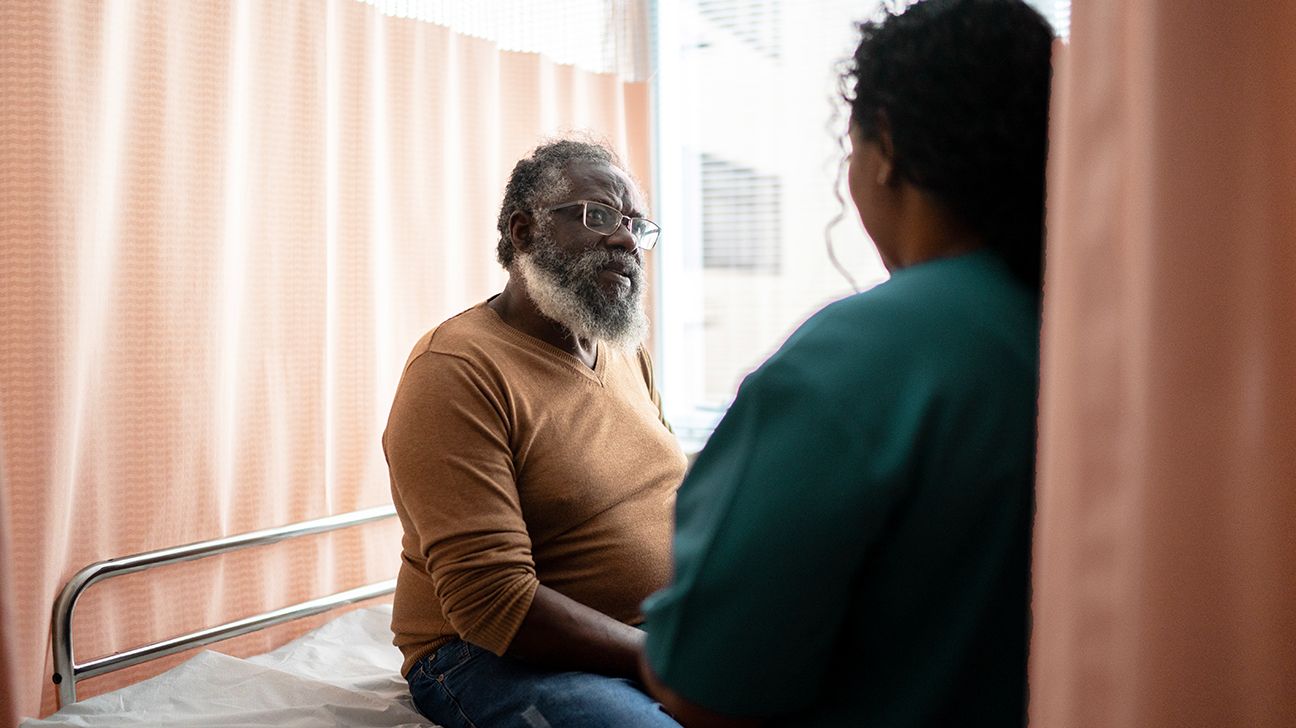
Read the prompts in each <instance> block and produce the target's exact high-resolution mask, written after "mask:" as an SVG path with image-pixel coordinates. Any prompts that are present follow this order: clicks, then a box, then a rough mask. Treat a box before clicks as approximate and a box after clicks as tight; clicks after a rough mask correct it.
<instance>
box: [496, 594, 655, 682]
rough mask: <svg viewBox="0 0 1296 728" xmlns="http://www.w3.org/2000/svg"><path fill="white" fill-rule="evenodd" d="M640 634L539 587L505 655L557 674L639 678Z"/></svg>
mask: <svg viewBox="0 0 1296 728" xmlns="http://www.w3.org/2000/svg"><path fill="white" fill-rule="evenodd" d="M643 639H644V634H643V632H642V631H640V630H638V629H636V628H634V627H631V626H630V625H628V624H623V623H621V622H618V621H617V620H615V619H613V618H611V617H609V616H607V615H606V614H603V613H602V612H599V611H598V610H595V609H591V608H590V607H587V606H585V605H584V604H581V603H580V602H577V601H575V600H574V599H571V598H569V597H565V596H563V595H562V594H559V593H558V592H556V591H554V590H553V589H550V588H549V587H547V586H544V585H543V584H542V585H540V587H539V588H538V589H536V593H535V597H534V598H532V600H531V608H530V610H529V611H528V612H527V615H526V617H525V618H523V620H522V625H521V627H519V628H518V631H517V634H516V635H514V637H513V642H512V643H510V644H509V648H508V651H507V654H509V655H512V656H514V657H517V658H520V659H523V660H526V661H528V662H531V663H534V664H537V665H544V666H545V667H550V668H556V669H560V670H584V671H586V672H597V673H600V674H603V675H613V676H616V677H625V678H630V679H636V680H637V679H638V677H639V651H640V646H641V645H642V644H643Z"/></svg>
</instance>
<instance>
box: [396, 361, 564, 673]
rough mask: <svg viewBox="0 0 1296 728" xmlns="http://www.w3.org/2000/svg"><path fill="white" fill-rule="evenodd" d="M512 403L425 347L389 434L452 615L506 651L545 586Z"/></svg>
mask: <svg viewBox="0 0 1296 728" xmlns="http://www.w3.org/2000/svg"><path fill="white" fill-rule="evenodd" d="M507 405H508V402H507V398H506V395H505V392H503V391H502V390H501V388H500V387H499V386H498V385H497V384H496V383H495V382H493V381H492V380H491V379H490V378H489V377H488V376H486V375H485V374H483V373H482V372H481V371H479V370H478V368H477V367H474V366H473V365H472V364H471V363H469V362H468V361H466V360H464V359H461V358H459V357H457V356H453V355H448V354H441V353H437V352H425V353H424V354H422V355H420V356H418V357H416V358H415V359H414V360H413V361H411V362H410V364H409V366H408V367H407V368H406V371H405V374H404V376H403V377H402V380H401V385H400V387H399V389H398V391H397V393H396V399H395V402H394V403H393V406H392V417H391V419H390V421H389V423H388V427H387V432H386V434H385V436H384V439H383V442H384V449H385V451H386V455H387V464H388V467H389V469H390V471H391V474H392V495H393V497H394V498H395V499H396V500H397V501H398V505H399V506H401V507H402V508H403V509H404V510H405V512H406V514H407V517H408V520H409V521H410V524H411V525H412V526H413V530H414V531H415V533H414V534H413V536H414V537H415V538H416V539H417V541H418V549H419V550H418V553H419V556H420V558H421V559H422V564H421V566H422V567H423V569H424V570H425V571H426V572H427V574H428V575H429V576H430V577H431V580H432V583H433V587H434V588H435V590H436V594H437V598H438V599H439V600H440V602H441V608H442V610H443V612H444V614H445V617H446V619H447V620H448V621H449V623H450V626H451V627H452V628H453V629H454V630H455V632H457V633H458V634H459V636H460V637H461V638H462V639H464V640H465V641H468V642H471V643H473V644H475V645H479V646H481V647H483V648H485V649H488V650H490V651H491V652H494V653H495V654H497V655H502V654H503V653H504V651H505V650H506V649H507V648H508V646H509V643H510V642H512V640H513V636H514V634H516V632H517V630H518V628H519V627H520V626H521V624H522V619H523V617H525V616H526V613H527V611H528V610H529V609H530V607H531V600H532V598H533V597H534V595H535V591H536V588H537V587H538V586H539V582H538V581H537V579H536V573H535V563H534V561H533V560H532V554H531V539H530V536H529V535H528V533H527V528H526V523H525V521H524V520H523V517H522V509H521V504H520V501H519V498H518V491H517V484H516V480H515V472H514V466H513V456H512V450H511V448H510V434H511V433H510V430H511V425H510V420H509V417H508V407H507ZM406 538H407V539H408V538H410V535H409V534H407V536H406Z"/></svg>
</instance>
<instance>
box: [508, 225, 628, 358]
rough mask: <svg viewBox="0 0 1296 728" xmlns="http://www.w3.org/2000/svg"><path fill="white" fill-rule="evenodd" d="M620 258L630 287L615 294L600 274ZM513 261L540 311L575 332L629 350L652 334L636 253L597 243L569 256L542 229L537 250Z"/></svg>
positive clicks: (538, 235)
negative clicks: (609, 248) (626, 272)
mask: <svg viewBox="0 0 1296 728" xmlns="http://www.w3.org/2000/svg"><path fill="white" fill-rule="evenodd" d="M614 260H620V261H621V262H623V263H624V264H625V267H626V268H627V269H628V273H629V275H630V290H629V291H627V292H625V293H613V294H610V295H609V294H608V293H606V292H605V291H604V290H603V288H602V287H601V286H600V285H599V280H598V274H599V272H600V271H602V270H603V269H604V268H605V267H607V265H608V264H609V263H611V262H612V261H614ZM513 263H514V266H515V268H516V270H517V271H518V273H519V274H520V275H521V276H522V278H523V280H525V281H526V287H527V292H528V293H529V294H530V295H531V300H532V301H534V302H535V305H536V308H538V309H539V310H540V313H541V314H543V315H544V316H545V318H548V319H550V320H552V321H556V322H557V323H559V324H561V325H562V326H564V327H566V328H567V330H568V331H570V332H571V333H572V334H573V335H575V336H577V337H580V338H585V339H594V340H596V341H603V342H606V343H607V344H609V345H611V346H614V347H616V348H618V349H620V350H622V351H625V352H633V351H635V350H636V349H637V348H638V347H639V346H640V345H641V344H642V343H643V341H644V339H645V338H646V337H647V335H648V317H647V315H645V314H644V310H643V295H644V273H643V268H642V267H641V266H640V265H639V262H638V260H636V259H634V256H633V255H631V254H630V253H614V252H613V251H611V250H608V249H606V248H603V247H595V248H590V249H589V250H587V251H585V252H584V253H581V254H579V255H574V256H569V255H567V254H565V253H563V251H562V250H560V249H559V248H558V245H557V243H555V242H554V241H553V239H552V238H551V237H549V236H548V234H547V231H538V232H537V234H536V237H535V242H534V244H533V245H532V248H531V250H530V251H529V252H526V253H522V252H520V251H519V252H518V253H517V256H516V258H515V259H514V261H513Z"/></svg>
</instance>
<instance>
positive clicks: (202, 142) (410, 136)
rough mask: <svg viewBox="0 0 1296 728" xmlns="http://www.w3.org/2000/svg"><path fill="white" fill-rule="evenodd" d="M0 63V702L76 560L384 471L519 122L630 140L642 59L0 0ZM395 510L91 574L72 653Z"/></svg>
mask: <svg viewBox="0 0 1296 728" xmlns="http://www.w3.org/2000/svg"><path fill="white" fill-rule="evenodd" d="M603 42H607V41H606V40H604V41H603ZM0 94H2V96H0V155H2V158H3V172H2V174H3V191H2V195H3V197H2V199H0V204H2V207H3V213H2V215H0V261H2V262H3V269H2V271H3V284H2V285H0V366H2V369H0V374H2V376H0V401H2V402H3V409H0V488H2V489H3V491H2V492H0V569H2V570H3V580H2V581H0V620H2V621H3V624H2V625H0V626H2V627H3V630H2V636H0V658H3V670H4V676H3V680H0V698H3V700H4V708H3V711H2V712H0V720H3V721H5V722H6V724H7V723H9V722H11V721H12V719H13V718H14V716H15V715H18V714H25V715H34V714H38V713H41V714H44V713H48V712H49V711H51V710H52V709H53V708H54V695H55V693H54V690H53V686H52V685H51V684H50V681H49V676H50V673H51V665H50V656H49V655H50V653H49V645H48V642H49V638H48V630H49V621H50V609H51V605H52V603H53V600H54V597H55V595H56V593H57V591H58V589H59V588H60V587H61V585H62V584H63V583H64V581H65V580H66V579H67V578H68V577H69V576H70V575H71V574H72V573H73V572H74V571H76V570H77V569H78V568H80V567H82V566H84V565H86V564H88V563H91V562H94V561H97V560H101V559H105V558H109V557H112V556H119V555H124V554H128V553H132V552H137V551H142V550H147V549H154V548H160V547H163V546H168V545H175V544H181V543H187V542H192V541H198V540H203V539H209V538H215V537H219V536H222V535H228V534H234V533H241V532H245V531H249V530H253V529H257V528H263V527H269V526H274V525H281V524H286V523H291V522H296V521H300V520H305V519H308V518H314V517H318V516H322V515H326V514H331V513H340V512H346V511H351V510H354V509H357V508H362V507H368V506H373V505H378V504H382V503H386V502H390V496H389V494H388V484H387V475H386V466H385V463H384V461H383V457H382V453H381V448H380V444H379V435H380V432H381V430H382V427H383V426H384V424H385V420H386V413H387V408H388V405H389V403H390V399H391V394H392V392H393V390H394V387H395V383H396V380H397V378H398V377H399V375H400V368H401V365H402V363H403V362H404V360H405V356H406V354H407V352H408V348H409V347H410V346H411V345H412V344H413V342H414V341H415V339H416V338H417V337H418V335H419V334H421V333H422V332H423V331H424V330H426V329H427V328H428V327H430V326H432V325H434V324H436V323H437V322H439V321H440V320H442V319H443V318H445V317H446V316H448V315H449V314H451V313H454V312H455V311H457V310H460V309H462V308H465V307H467V306H469V305H471V304H472V303H474V302H476V301H477V300H480V299H482V298H483V297H485V296H486V295H488V294H489V293H491V292H493V291H494V290H496V289H498V287H499V286H500V285H501V283H502V281H503V274H502V272H501V271H500V270H498V267H497V266H496V264H495V263H494V252H493V251H494V241H495V233H494V224H495V214H496V210H497V205H498V202H499V198H500V196H501V194H502V190H503V185H504V181H505V178H506V175H507V173H508V171H509V169H511V167H512V164H513V162H514V161H516V159H517V158H518V157H519V156H521V155H522V153H523V152H524V151H525V150H526V149H528V148H530V147H531V146H534V145H535V143H536V142H537V141H538V140H539V139H540V137H541V136H543V135H546V134H552V133H555V132H558V131H560V130H564V129H577V128H579V129H590V130H593V131H594V132H595V133H597V134H601V135H603V136H605V137H607V138H608V139H609V140H610V141H611V143H612V144H613V146H614V147H616V148H618V149H619V150H620V151H621V153H622V154H623V155H624V156H626V157H627V159H628V161H629V162H630V164H631V166H632V167H633V168H634V169H635V170H637V171H639V172H640V174H641V175H644V174H646V172H647V167H648V162H649V160H648V128H647V120H648V91H647V86H646V84H645V83H643V82H638V81H632V80H629V79H626V78H622V77H620V76H618V75H616V74H614V73H593V72H590V71H585V70H579V69H577V68H575V67H573V66H565V65H559V64H557V63H555V62H554V61H553V60H551V59H549V58H548V57H546V56H542V55H538V54H535V53H525V52H513V51H502V50H501V49H500V47H499V46H498V45H497V44H496V43H495V42H492V41H490V40H486V39H482V38H478V37H469V36H467V35H461V34H458V33H456V32H453V31H452V30H450V29H449V28H447V27H444V26H441V25H436V24H433V23H429V22H422V21H419V20H413V19H408V18H398V17H391V16H390V15H386V14H384V13H382V12H380V10H379V9H375V8H374V7H370V6H366V5H365V4H363V3H358V2H354V0H328V1H327V2H315V1H314V0H301V1H299V2H274V3H262V2H253V1H250V0H242V1H238V2H216V1H215V0H211V1H204V2H187V1H186V2H139V3H134V2H129V3H128V2H75V3H72V2H68V3H51V2H47V0H6V1H5V2H4V3H3V4H0ZM398 536H399V534H398V528H396V527H394V525H393V524H388V525H384V526H373V527H363V528H361V529H357V530H356V532H355V533H350V532H344V533H341V534H336V535H332V536H322V537H318V538H311V539H306V540H305V542H304V543H296V542H294V543H293V544H291V545H290V544H284V545H281V546H276V547H271V548H269V549H266V550H265V552H264V553H262V552H260V551H252V552H245V553H243V554H239V555H233V556H229V557H222V558H221V559H216V560H212V561H214V563H209V562H197V563H194V564H187V565H182V566H174V567H168V568H167V569H163V570H161V571H159V572H156V573H150V574H147V575H145V574H141V575H133V576H130V577H125V578H123V579H120V580H117V581H114V582H109V583H106V584H104V585H101V586H98V587H95V588H94V589H92V590H91V591H90V592H88V593H87V596H86V599H85V600H83V606H82V607H81V609H80V610H79V611H78V618H77V622H76V624H75V625H74V630H75V634H76V636H77V638H78V640H79V641H78V658H79V659H82V660H84V659H86V658H90V657H95V656H99V655H103V654H108V653H111V652H114V651H117V650H120V649H123V648H126V647H129V646H132V645H133V644H138V643H141V642H144V641H148V640H153V639H160V638H163V637H167V636H171V635H173V634H178V633H180V632H183V631H187V630H190V629H194V628H197V627H199V626H202V625H204V624H212V623H216V622H218V621H223V620H227V619H233V618H237V617H241V616H246V615H248V614H251V613H254V612H257V611H261V610H264V609H272V608H276V607H279V606H283V605H285V604H288V603H292V602H294V601H297V600H300V599H303V598H310V597H314V596H319V595H322V594H327V593H331V592H334V591H339V590H342V589H346V588H350V587H354V586H358V585H360V584H363V583H368V582H372V581H377V580H381V579H385V578H390V577H392V576H393V575H394V574H395V570H396V566H397V561H396V560H397V553H398ZM303 628H304V627H302V626H300V625H298V626H296V627H293V628H292V629H293V630H298V631H299V630H300V629H303ZM291 636H292V634H291V630H279V631H277V632H275V633H272V634H269V635H252V636H248V637H245V638H239V640H237V641H234V642H231V643H222V645H221V646H220V649H222V650H226V651H231V652H235V653H239V654H245V653H248V652H253V651H257V650H262V649H266V648H268V647H270V646H271V645H270V644H269V642H280V641H283V640H285V639H287V638H289V637H291ZM175 660H176V658H173V659H171V660H169V661H164V662H163V666H165V664H168V662H169V663H173V662H175ZM157 669H159V666H157V665H154V666H147V667H145V668H136V669H134V670H132V671H129V674H125V675H116V676H107V677H104V678H100V679H96V680H91V681H88V682H86V683H85V684H84V685H83V686H81V687H80V688H79V692H80V693H81V694H82V695H93V694H95V693H97V692H102V691H103V690H106V689H109V688H112V687H116V686H118V685H119V684H121V683H122V682H124V681H126V680H133V679H138V678H140V677H141V676H143V675H145V674H149V673H151V672H155V671H157Z"/></svg>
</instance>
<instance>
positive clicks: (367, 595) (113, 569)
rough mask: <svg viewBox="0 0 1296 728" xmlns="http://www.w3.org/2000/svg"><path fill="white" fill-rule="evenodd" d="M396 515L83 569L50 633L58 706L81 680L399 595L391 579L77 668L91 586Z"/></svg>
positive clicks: (380, 511)
mask: <svg viewBox="0 0 1296 728" xmlns="http://www.w3.org/2000/svg"><path fill="white" fill-rule="evenodd" d="M395 515H396V509H395V508H394V507H393V506H377V507H375V508H366V509H364V510H359V511H352V512H351V513H342V514H339V515H336V516H326V517H324V518H317V519H314V520H311V521H302V522H300V523H293V524H289V525H287V526H279V527H277V528H267V529H264V530H261V531H252V532H250V533H244V534H240V535H237V536H226V537H224V538H217V539H212V540H209V541H199V542H197V543H191V544H187V545H185V546H173V547H170V548H164V549H157V550H156V551H146V552H144V553H139V554H134V555H132V556H124V557H122V558H117V559H108V560H106V561H100V562H97V563H94V564H91V565H89V566H87V567H85V568H84V569H81V570H80V571H78V572H77V573H76V574H74V575H73V576H72V578H71V579H70V580H68V583H67V584H65V585H64V586H63V590H62V591H61V592H59V595H58V599H56V600H55V601H54V621H53V627H52V632H53V649H54V676H53V680H54V684H55V685H57V686H58V693H59V705H60V706H64V705H70V704H72V703H75V702H76V699H77V697H76V684H77V681H78V680H84V679H86V678H91V677H96V676H99V675H103V674H105V673H109V672H113V671H115V670H121V669H123V668H127V667H131V666H132V665H138V664H140V663H141V662H147V661H149V660H153V659H156V658H159V657H165V656H166V655H171V654H174V653H177V652H182V651H184V650H187V649H190V648H193V647H200V646H202V645H207V644H211V643H212V642H219V641H220V640H225V639H229V638H231V637H237V636H239V635H241V634H247V633H248V632H255V631H256V630H259V629H263V628H265V627H270V626H273V625H276V624H281V623H283V622H289V621H292V620H294V619H300V618H302V617H309V616H311V615H314V614H320V613H322V612H326V611H328V610H330V609H332V608H334V607H338V606H342V605H344V604H351V603H354V602H359V601H363V600H365V599H372V598H374V597H380V596H383V595H386V594H390V593H392V592H394V591H395V590H396V580H395V579H389V580H387V581H382V582H377V583H375V584H369V585H366V586H362V587H359V588H356V589H348V590H347V591H343V592H338V593H337V594H333V595H330V596H326V597H320V598H318V599H311V600H309V601H305V602H301V603H298V604H294V605H291V606H288V607H284V608H282V609H275V610H273V611H269V612H263V613H261V614H258V615H255V616H252V617H247V618H244V619H238V620H235V621H233V622H226V623H225V624H221V625H217V626H215V627H208V628H206V629H201V630H198V631H196V632H190V633H188V634H184V635H180V636H178V637H172V638H170V639H165V640H162V641H160V642H153V643H150V644H147V645H143V646H141V647H136V648H134V649H130V650H126V651H124V652H118V653H116V654H113V655H109V656H107V657H100V658H97V659H94V660H89V661H87V662H84V663H78V662H76V659H75V653H74V652H73V649H72V614H73V611H74V610H75V609H76V604H77V600H78V599H80V597H81V593H82V592H84V591H85V590H86V589H88V588H89V587H90V586H92V585H94V584H96V583H98V582H100V581H103V580H104V579H111V578H114V577H118V576H125V575H126V574H133V573H135V572H137V571H144V570H145V569H151V568H155V567H158V566H164V565H167V564H178V563H181V562H184V561H195V560H197V559H205V558H207V557H210V556H217V555H219V554H224V553H229V552H230V551H238V550H240V549H245V548H251V547H253V546H265V545H268V544H272V543H278V542H280V541H284V540H286V539H290V538H298V537H300V536H309V535H311V534H316V533H324V532H326V531H335V530H337V529H340V528H347V527H350V526H358V525H360V524H363V523H370V522H372V521H379V520H383V519H386V518H391V517H393V516H395Z"/></svg>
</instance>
